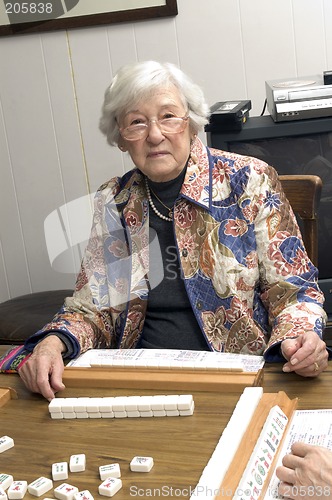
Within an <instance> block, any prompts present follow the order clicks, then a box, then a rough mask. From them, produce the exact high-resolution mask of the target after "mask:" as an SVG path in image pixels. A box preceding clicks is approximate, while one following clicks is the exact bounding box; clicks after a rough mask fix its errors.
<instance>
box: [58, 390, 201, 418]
mask: <svg viewBox="0 0 332 500" xmlns="http://www.w3.org/2000/svg"><path fill="white" fill-rule="evenodd" d="M48 409H49V413H50V415H51V418H54V419H62V418H125V417H175V416H189V415H192V414H193V413H194V400H193V396H192V395H191V394H180V395H177V394H176V395H166V396H163V395H155V396H117V397H103V398H87V397H81V398H54V399H52V401H51V402H50V403H49V406H48Z"/></svg>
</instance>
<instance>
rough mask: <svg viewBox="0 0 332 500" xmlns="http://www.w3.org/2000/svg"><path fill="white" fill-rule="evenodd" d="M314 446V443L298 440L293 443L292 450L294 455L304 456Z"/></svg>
mask: <svg viewBox="0 0 332 500" xmlns="http://www.w3.org/2000/svg"><path fill="white" fill-rule="evenodd" d="M312 447H313V445H312V444H307V443H302V442H301V441H297V442H296V443H293V444H292V446H291V450H292V454H293V455H296V456H297V457H301V458H304V457H305V456H306V455H307V453H308V452H309V451H311V450H312Z"/></svg>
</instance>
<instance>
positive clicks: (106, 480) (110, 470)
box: [0, 453, 153, 500]
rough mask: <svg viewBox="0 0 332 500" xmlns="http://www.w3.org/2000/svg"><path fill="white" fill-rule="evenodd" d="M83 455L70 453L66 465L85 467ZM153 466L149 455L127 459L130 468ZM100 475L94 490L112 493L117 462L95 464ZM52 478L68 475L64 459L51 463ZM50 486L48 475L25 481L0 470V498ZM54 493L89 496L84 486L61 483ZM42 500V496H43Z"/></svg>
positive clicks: (66, 498)
mask: <svg viewBox="0 0 332 500" xmlns="http://www.w3.org/2000/svg"><path fill="white" fill-rule="evenodd" d="M85 466H86V457H85V454H84V453H81V454H79V455H72V456H71V457H70V462H69V468H70V471H71V472H82V471H84V470H85ZM152 467H153V458H152V457H138V456H137V457H134V458H133V459H132V461H131V462H130V470H131V471H133V472H150V470H151V469H152ZM99 475H100V479H101V480H102V481H103V482H102V483H101V484H100V485H99V486H98V493H99V494H100V495H102V496H108V497H112V496H113V495H115V493H117V492H118V491H119V490H120V489H121V488H122V481H121V479H120V477H121V470H120V465H119V464H117V463H115V464H108V465H101V466H100V467H99ZM52 477H53V480H63V479H68V463H67V462H59V463H55V464H53V465H52ZM52 488H53V481H52V479H49V478H46V477H39V478H38V479H36V480H35V481H33V482H32V483H30V484H28V482H27V481H14V478H13V476H11V475H10V474H0V500H21V499H23V498H24V496H25V494H26V492H27V491H28V492H29V493H30V494H31V495H34V496H36V497H40V496H42V495H44V494H45V493H47V492H48V491H50V490H51V489H52ZM53 494H54V497H55V498H57V499H58V500H93V496H92V494H91V493H90V491H88V490H83V491H79V490H78V488H77V487H76V486H73V485H71V484H68V483H62V484H60V485H59V486H57V487H56V488H55V489H54V490H53ZM44 500H46V499H44Z"/></svg>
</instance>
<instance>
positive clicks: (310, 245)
mask: <svg viewBox="0 0 332 500" xmlns="http://www.w3.org/2000/svg"><path fill="white" fill-rule="evenodd" d="M279 179H280V182H281V185H282V188H283V190H284V192H285V194H286V197H287V199H288V201H289V203H290V204H291V207H292V209H293V211H294V213H295V215H296V216H298V217H299V218H300V219H301V220H302V222H303V227H302V237H303V242H304V246H305V248H306V250H307V253H308V256H309V258H310V260H311V261H312V263H313V264H314V265H315V266H317V265H318V215H317V212H318V207H319V202H320V196H321V192H322V180H321V178H320V177H318V175H280V176H279Z"/></svg>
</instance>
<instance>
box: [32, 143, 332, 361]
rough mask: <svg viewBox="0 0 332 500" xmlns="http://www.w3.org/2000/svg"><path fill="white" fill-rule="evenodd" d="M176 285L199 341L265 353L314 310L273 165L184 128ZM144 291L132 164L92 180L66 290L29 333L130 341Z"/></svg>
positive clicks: (139, 200) (320, 314) (142, 210)
mask: <svg viewBox="0 0 332 500" xmlns="http://www.w3.org/2000/svg"><path fill="white" fill-rule="evenodd" d="M174 232H175V240H176V244H177V247H178V254H179V256H180V264H181V268H182V273H183V279H184V280H185V285H186V290H187V293H188V297H189V299H190V302H191V305H192V308H193V311H194V312H195V315H196V318H197V320H198V322H199V325H200V327H201V330H202V332H203V334H204V335H205V336H206V339H207V340H208V343H209V346H210V348H211V350H215V351H220V352H222V351H226V352H233V353H244V354H257V355H258V354H259V355H260V354H265V356H266V357H268V352H269V349H270V348H271V347H273V346H274V345H276V344H277V343H279V342H280V341H282V340H283V339H285V338H291V337H296V336H298V335H301V334H303V333H304V332H305V331H306V330H311V329H313V330H315V331H316V332H317V334H318V335H319V336H322V330H323V327H324V323H325V321H326V315H325V312H324V310H323V307H322V306H323V300H324V299H323V294H322V293H321V291H320V290H319V288H318V285H317V269H316V268H315V267H314V265H313V264H312V263H311V262H310V261H309V259H308V256H307V254H306V251H305V249H304V247H303V242H302V239H301V234H300V231H299V228H298V225H297V223H296V219H295V217H294V214H293V212H292V210H291V208H290V205H289V203H288V201H287V199H286V198H285V195H284V193H283V191H282V188H281V186H280V183H279V181H278V175H277V173H276V172H275V170H274V169H273V168H272V167H270V166H268V165H267V164H266V163H264V162H262V161H260V160H258V159H255V158H251V157H243V156H240V155H237V154H234V153H228V152H223V151H218V150H214V149H208V148H206V147H205V146H204V145H203V144H202V142H201V141H200V140H199V139H196V140H195V142H194V144H193V146H192V150H191V156H190V160H189V162H188V167H187V173H186V177H185V180H184V183H183V186H182V189H181V193H180V196H179V197H178V199H177V201H176V203H175V207H174ZM148 296H149V208H148V203H147V197H146V193H145V188H144V181H143V176H142V174H141V173H140V171H138V170H137V169H134V170H132V171H130V172H128V173H127V174H125V175H124V176H123V177H122V178H114V179H111V180H110V181H109V182H108V183H106V184H105V185H103V186H101V188H100V189H99V190H98V192H97V195H96V198H95V212H94V222H93V228H92V232H91V237H90V240H89V243H88V245H87V248H86V252H85V256H84V260H83V263H82V268H81V272H80V274H79V276H78V279H77V285H76V290H75V293H74V295H73V297H69V298H67V299H66V301H65V304H64V307H63V309H62V310H61V311H60V312H59V313H58V314H57V316H56V317H55V318H54V319H53V321H52V322H51V323H49V324H48V325H45V327H44V328H43V329H42V330H41V331H40V332H37V334H36V335H35V336H33V337H32V338H30V340H29V342H28V343H27V344H26V345H27V346H30V348H31V347H33V345H34V343H35V342H37V341H38V340H39V339H40V338H41V336H43V335H44V334H46V333H48V332H50V331H54V330H56V331H61V332H63V333H66V334H67V335H68V336H69V337H70V338H71V339H72V340H73V342H74V343H75V345H76V346H77V351H76V353H75V355H76V354H78V352H83V351H85V350H87V349H89V348H98V347H104V348H105V347H111V348H114V347H116V348H125V349H129V348H134V347H135V346H136V344H137V342H138V340H139V338H140V335H141V332H142V329H143V324H144V318H145V311H146V306H147V300H148Z"/></svg>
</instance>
